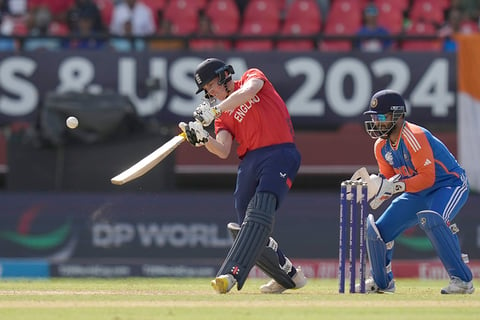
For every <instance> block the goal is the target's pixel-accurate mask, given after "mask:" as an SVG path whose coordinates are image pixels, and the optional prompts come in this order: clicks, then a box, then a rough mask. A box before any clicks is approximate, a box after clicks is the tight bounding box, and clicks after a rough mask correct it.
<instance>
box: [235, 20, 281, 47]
mask: <svg viewBox="0 0 480 320" xmlns="http://www.w3.org/2000/svg"><path fill="white" fill-rule="evenodd" d="M276 32H277V26H276V25H272V24H270V23H269V22H265V21H263V22H262V21H258V22H257V21H252V22H244V23H243V24H242V27H241V29H240V35H242V36H271V35H274V34H276ZM235 48H236V49H237V50H241V51H268V50H272V49H273V48H274V41H273V40H271V39H258V40H257V39H251V40H250V39H245V40H238V41H237V42H236V44H235Z"/></svg>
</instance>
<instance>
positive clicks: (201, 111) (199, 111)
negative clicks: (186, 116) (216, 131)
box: [193, 100, 221, 127]
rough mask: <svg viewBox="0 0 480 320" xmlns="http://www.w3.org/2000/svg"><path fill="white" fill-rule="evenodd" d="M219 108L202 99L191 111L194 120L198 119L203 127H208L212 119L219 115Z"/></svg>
mask: <svg viewBox="0 0 480 320" xmlns="http://www.w3.org/2000/svg"><path fill="white" fill-rule="evenodd" d="M220 114H221V112H220V110H219V109H218V107H217V106H213V107H212V106H211V105H210V102H208V101H206V100H205V101H203V102H202V103H200V105H199V106H198V107H197V108H196V109H195V111H194V112H193V117H194V118H195V120H197V121H199V122H200V123H201V124H202V125H203V126H204V127H208V126H209V125H210V124H211V123H212V121H213V120H215V119H216V118H218V117H220Z"/></svg>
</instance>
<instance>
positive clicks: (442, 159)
mask: <svg viewBox="0 0 480 320" xmlns="http://www.w3.org/2000/svg"><path fill="white" fill-rule="evenodd" d="M375 158H376V159H377V162H378V167H379V170H380V173H381V174H382V175H384V176H385V177H386V178H390V177H392V176H394V175H395V174H400V175H401V176H402V181H404V182H405V191H406V192H421V191H424V190H427V189H430V188H437V187H443V186H452V185H458V184H462V180H463V179H464V177H465V171H464V169H463V168H462V167H461V166H460V165H459V164H458V162H457V160H456V159H455V157H454V156H453V155H452V154H451V152H450V151H449V150H448V149H447V147H446V146H445V145H444V144H443V142H441V141H440V140H439V139H438V138H436V137H435V136H434V135H432V133H430V131H428V130H427V129H425V128H423V127H420V126H418V125H416V124H413V123H410V122H407V121H405V123H404V126H403V128H402V131H401V133H400V137H399V139H398V143H397V144H396V146H392V145H391V143H390V142H389V140H388V139H387V140H385V139H381V138H379V139H377V141H376V142H375Z"/></svg>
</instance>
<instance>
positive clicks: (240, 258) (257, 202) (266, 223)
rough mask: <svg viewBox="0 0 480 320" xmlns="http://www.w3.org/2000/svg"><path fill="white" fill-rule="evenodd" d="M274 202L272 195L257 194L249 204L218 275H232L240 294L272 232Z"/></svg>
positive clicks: (275, 202) (275, 203) (275, 201)
mask: <svg viewBox="0 0 480 320" xmlns="http://www.w3.org/2000/svg"><path fill="white" fill-rule="evenodd" d="M276 206H277V198H276V196H275V195H274V194H271V193H266V192H259V193H256V194H255V195H254V196H253V198H252V200H251V201H250V203H249V205H248V208H247V212H246V215H245V220H244V221H243V223H242V227H241V228H240V231H239V232H238V235H237V237H236V238H235V240H234V241H233V245H232V248H230V251H229V252H228V255H227V258H226V259H225V261H224V263H223V265H222V267H221V268H220V270H219V272H218V275H221V274H227V273H230V274H232V275H233V276H234V277H235V279H236V280H237V288H238V290H240V289H241V288H242V287H243V284H244V283H245V280H246V279H247V277H248V274H249V272H250V269H252V267H253V265H254V264H255V261H257V260H258V257H259V256H260V254H261V252H262V250H263V249H264V248H265V244H266V243H267V240H268V238H269V236H270V233H271V231H272V228H273V222H274V215H275V210H276Z"/></svg>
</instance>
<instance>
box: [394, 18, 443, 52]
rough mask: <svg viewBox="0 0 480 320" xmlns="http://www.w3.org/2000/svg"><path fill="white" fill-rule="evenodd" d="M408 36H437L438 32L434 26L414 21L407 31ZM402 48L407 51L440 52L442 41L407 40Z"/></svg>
mask: <svg viewBox="0 0 480 320" xmlns="http://www.w3.org/2000/svg"><path fill="white" fill-rule="evenodd" d="M405 34H406V35H408V36H433V37H434V36H436V35H437V30H436V28H435V27H434V26H433V24H431V23H429V22H424V21H414V22H412V24H411V25H410V27H409V28H408V29H407V30H406V31H405ZM401 48H402V49H403V50H406V51H438V50H440V49H441V41H440V40H413V39H412V40H405V41H403V43H402V45H401Z"/></svg>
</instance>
